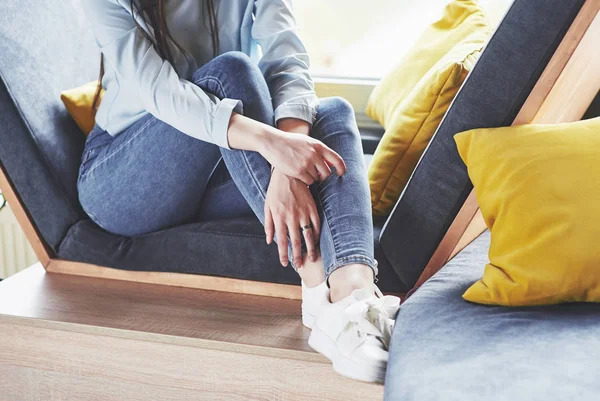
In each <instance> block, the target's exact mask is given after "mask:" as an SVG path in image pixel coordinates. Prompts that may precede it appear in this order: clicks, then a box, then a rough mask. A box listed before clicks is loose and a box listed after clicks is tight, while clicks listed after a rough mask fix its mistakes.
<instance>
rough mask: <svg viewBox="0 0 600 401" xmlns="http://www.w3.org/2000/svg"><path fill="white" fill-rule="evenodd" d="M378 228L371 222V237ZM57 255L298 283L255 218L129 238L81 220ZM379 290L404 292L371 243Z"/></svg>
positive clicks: (131, 267)
mask: <svg viewBox="0 0 600 401" xmlns="http://www.w3.org/2000/svg"><path fill="white" fill-rule="evenodd" d="M380 229H381V224H380V223H379V224H375V238H378V237H379V235H378V234H379V230H380ZM58 255H59V257H61V258H63V259H68V260H74V261H80V262H86V263H92V264H96V265H100V266H110V267H114V268H117V269H123V270H142V271H159V272H181V273H192V274H205V275H213V276H222V277H233V278H240V279H247V280H256V281H266V282H275V283H283V284H299V283H300V282H299V279H298V275H297V274H296V273H295V272H294V271H293V269H292V268H286V269H283V268H282V267H281V265H280V264H279V258H278V256H277V247H276V246H275V245H271V246H268V245H266V244H265V235H264V230H263V228H262V225H261V224H260V222H259V221H258V219H256V218H255V217H248V218H239V219H234V220H221V221H214V222H205V223H202V222H197V223H190V224H186V225H182V226H178V227H173V228H169V229H167V230H163V231H158V232H155V233H151V234H147V235H142V236H139V237H134V238H129V237H121V236H118V235H113V234H110V233H108V232H106V231H104V230H103V229H102V228H100V227H98V226H97V225H96V224H94V223H93V222H92V221H91V220H82V221H80V222H79V223H77V224H75V225H74V226H73V227H72V228H71V229H70V230H69V231H68V233H67V236H66V238H65V239H64V241H63V242H62V244H61V246H60V248H59V251H58ZM375 257H376V258H377V259H378V261H379V287H380V288H381V289H382V291H387V292H405V291H406V290H407V289H406V288H404V287H403V286H402V284H401V282H400V280H399V279H398V276H397V275H396V273H395V272H394V269H393V268H392V267H391V266H390V265H389V263H387V261H386V260H385V258H383V255H382V254H381V250H380V248H379V243H378V241H377V240H376V241H375Z"/></svg>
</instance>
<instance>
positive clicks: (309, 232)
mask: <svg viewBox="0 0 600 401" xmlns="http://www.w3.org/2000/svg"><path fill="white" fill-rule="evenodd" d="M302 221H308V219H306V220H302ZM306 226H311V228H303V229H302V234H303V235H304V243H306V253H307V254H308V259H309V260H310V261H311V262H314V261H315V260H317V245H316V243H315V234H314V228H312V223H311V224H308V223H305V224H303V225H302V227H306Z"/></svg>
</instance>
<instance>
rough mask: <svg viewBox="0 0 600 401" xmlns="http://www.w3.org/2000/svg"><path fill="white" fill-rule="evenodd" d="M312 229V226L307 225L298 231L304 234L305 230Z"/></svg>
mask: <svg viewBox="0 0 600 401" xmlns="http://www.w3.org/2000/svg"><path fill="white" fill-rule="evenodd" d="M311 228H312V224H307V225H305V226H302V227H300V231H302V232H304V231H305V230H310V229H311Z"/></svg>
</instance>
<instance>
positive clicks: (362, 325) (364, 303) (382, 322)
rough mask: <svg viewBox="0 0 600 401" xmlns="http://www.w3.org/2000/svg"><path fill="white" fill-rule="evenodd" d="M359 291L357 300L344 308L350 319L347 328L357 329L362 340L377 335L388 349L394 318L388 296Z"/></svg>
mask: <svg viewBox="0 0 600 401" xmlns="http://www.w3.org/2000/svg"><path fill="white" fill-rule="evenodd" d="M357 291H361V290H357ZM357 291H355V294H357V295H356V296H355V297H356V298H357V301H356V302H353V303H352V304H350V305H349V306H348V307H347V308H346V309H345V310H344V317H345V318H346V319H347V321H348V323H347V328H348V329H350V330H356V332H357V333H358V336H359V338H360V339H361V340H366V338H367V337H368V336H374V337H376V338H377V339H378V340H379V341H381V343H382V344H383V346H384V347H385V349H386V350H388V349H389V346H390V340H391V337H392V318H390V315H389V314H388V312H387V308H386V305H385V303H386V300H387V299H386V297H376V296H373V295H369V294H367V293H366V292H365V291H362V292H357ZM380 293H381V291H380ZM353 295H354V294H353ZM396 298H397V297H396ZM387 302H390V301H387ZM396 311H397V310H396Z"/></svg>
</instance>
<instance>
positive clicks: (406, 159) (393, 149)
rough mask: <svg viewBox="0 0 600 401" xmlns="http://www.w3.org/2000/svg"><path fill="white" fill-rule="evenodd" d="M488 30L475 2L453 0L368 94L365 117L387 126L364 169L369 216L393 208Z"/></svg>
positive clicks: (475, 56)
mask: <svg viewBox="0 0 600 401" xmlns="http://www.w3.org/2000/svg"><path fill="white" fill-rule="evenodd" d="M491 31H492V29H491V26H490V23H489V22H488V19H487V17H486V15H485V14H484V12H483V10H482V9H481V7H480V5H479V3H478V1H476V0H454V1H452V2H451V3H450V4H449V5H448V6H447V7H446V9H445V10H444V14H443V16H442V18H441V19H440V20H439V21H437V22H435V23H434V24H433V25H431V26H430V27H429V28H428V29H427V30H426V31H425V32H424V33H423V35H422V36H421V37H420V39H419V40H418V41H417V43H416V44H415V46H414V48H413V49H412V50H411V51H410V52H409V53H408V54H407V56H406V57H405V58H404V60H403V61H402V62H401V63H400V64H399V65H398V66H397V67H396V68H395V69H394V70H393V71H392V72H391V73H390V74H389V75H388V76H387V77H385V78H384V79H383V80H382V81H381V83H380V84H379V85H378V86H377V87H376V88H375V90H374V91H373V94H372V95H371V98H370V99H369V104H368V106H367V114H368V115H369V116H370V117H372V118H373V119H375V120H377V121H378V122H379V123H381V124H382V125H383V127H384V128H386V132H385V135H384V136H383V138H382V141H381V143H380V144H379V146H378V147H377V150H376V152H375V155H374V157H373V160H372V162H371V164H370V167H369V183H370V186H371V201H372V204H373V212H374V214H376V215H387V214H388V213H389V212H390V211H391V210H392V208H393V207H394V205H395V203H396V201H397V200H398V198H399V197H400V194H401V193H402V190H403V189H404V187H405V186H406V184H407V182H408V179H409V177H410V175H411V174H412V171H413V170H414V168H415V166H416V165H417V162H418V161H419V159H420V157H421V155H422V154H423V151H424V150H425V147H426V146H427V145H428V143H429V140H430V139H431V137H432V136H433V134H434V133H435V131H436V129H437V127H438V125H439V124H440V122H441V120H442V117H443V116H444V114H445V113H446V111H447V110H448V108H449V107H450V103H451V102H452V100H453V99H454V96H455V95H456V93H457V92H458V89H459V88H460V86H461V85H462V83H463V81H464V80H465V78H466V76H467V73H468V72H469V71H470V70H471V69H472V68H473V66H474V64H475V61H476V60H477V58H478V57H479V54H480V52H481V50H482V49H483V47H484V45H485V43H486V42H487V40H488V38H489V36H490V33H491Z"/></svg>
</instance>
